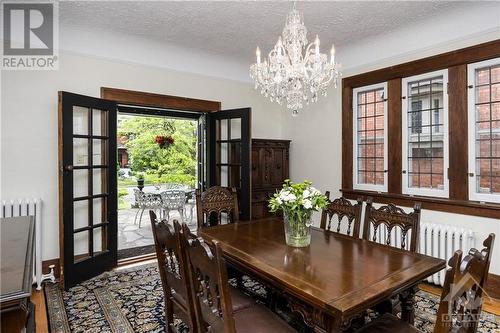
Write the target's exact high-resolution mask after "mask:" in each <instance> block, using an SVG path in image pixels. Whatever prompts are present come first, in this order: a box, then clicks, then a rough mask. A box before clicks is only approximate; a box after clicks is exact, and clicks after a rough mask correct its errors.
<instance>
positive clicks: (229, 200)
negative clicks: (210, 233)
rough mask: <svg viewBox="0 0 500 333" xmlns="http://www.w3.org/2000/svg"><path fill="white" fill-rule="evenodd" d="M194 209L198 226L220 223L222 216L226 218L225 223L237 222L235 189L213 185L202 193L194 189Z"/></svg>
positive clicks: (237, 211) (237, 212)
mask: <svg viewBox="0 0 500 333" xmlns="http://www.w3.org/2000/svg"><path fill="white" fill-rule="evenodd" d="M196 209H197V215H198V228H202V227H206V226H213V225H219V224H222V223H223V222H224V218H226V219H227V223H233V222H238V219H239V210H238V197H237V195H236V189H235V188H232V189H228V188H225V187H221V186H213V187H210V188H209V189H208V190H206V191H205V192H203V193H201V191H200V190H196ZM223 214H224V215H223Z"/></svg>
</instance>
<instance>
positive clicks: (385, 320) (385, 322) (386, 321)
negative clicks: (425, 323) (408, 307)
mask: <svg viewBox="0 0 500 333" xmlns="http://www.w3.org/2000/svg"><path fill="white" fill-rule="evenodd" d="M355 333H422V332H421V331H419V330H418V329H416V328H415V327H413V326H411V325H410V324H408V323H407V322H405V321H402V320H401V319H399V318H398V317H396V316H393V315H392V314H389V313H386V314H384V315H383V316H380V317H379V318H377V319H375V320H373V321H372V322H370V323H369V324H368V325H366V326H364V327H363V328H361V329H359V330H357V331H356V332H355Z"/></svg>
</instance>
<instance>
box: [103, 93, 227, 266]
mask: <svg viewBox="0 0 500 333" xmlns="http://www.w3.org/2000/svg"><path fill="white" fill-rule="evenodd" d="M101 98H105V99H109V100H113V101H115V102H116V104H117V105H118V111H125V112H127V113H134V111H133V109H132V107H133V106H139V107H146V108H148V107H149V108H162V109H163V110H160V111H158V112H157V113H156V112H155V111H154V110H152V109H148V112H150V113H151V114H157V115H161V116H169V115H170V116H175V114H167V111H166V110H165V109H168V110H178V111H179V112H184V113H185V114H184V116H186V118H194V116H193V113H199V114H200V115H202V114H204V113H210V112H217V111H220V109H221V102H219V101H209V100H202V99H195V98H187V97H179V96H171V95H163V94H155V93H149V92H144V91H137V90H127V89H118V88H110V87H101ZM120 104H121V105H120ZM120 108H122V110H120ZM136 111H139V110H136ZM179 112H178V113H179ZM137 113H143V112H137ZM172 113H174V112H172ZM197 118H199V117H197ZM150 259H156V254H155V253H154V252H153V253H151V254H146V255H141V256H138V257H132V258H125V259H120V260H118V266H124V265H128V264H132V263H136V262H139V261H146V260H150Z"/></svg>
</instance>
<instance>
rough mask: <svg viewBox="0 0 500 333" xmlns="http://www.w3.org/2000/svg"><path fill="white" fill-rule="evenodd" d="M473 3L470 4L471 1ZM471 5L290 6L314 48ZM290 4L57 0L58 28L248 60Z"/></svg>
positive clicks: (266, 42)
mask: <svg viewBox="0 0 500 333" xmlns="http://www.w3.org/2000/svg"><path fill="white" fill-rule="evenodd" d="M476 4H477V3H476ZM472 5H474V4H473V3H471V2H448V1H406V2H405V1H328V2H297V9H298V10H300V11H302V12H303V13H304V19H305V24H306V26H307V28H308V30H309V35H308V38H309V40H313V39H314V35H315V34H319V36H320V39H321V43H322V50H323V52H327V51H328V50H329V48H330V45H331V43H332V42H334V43H335V45H336V46H337V47H342V46H345V45H347V44H349V43H352V42H358V41H360V40H362V39H366V38H370V37H373V36H376V35H379V34H384V33H386V32H390V31H394V30H396V29H398V28H401V27H403V26H406V25H409V24H415V23H417V22H419V21H423V20H427V19H429V18H435V19H439V15H440V13H443V11H448V10H452V9H454V8H458V7H466V6H472ZM291 7H292V3H291V2H287V1H279V2H262V1H249V2H247V1H244V2H243V1H238V2H236V1H235V2H228V1H219V2H214V1H179V2H168V1H155V2H151V1H122V2H116V1H74V2H60V7H59V13H60V24H61V29H64V27H72V28H76V29H81V30H89V31H109V32H118V33H123V34H127V35H135V36H138V37H141V38H145V39H153V40H156V41H160V42H166V43H172V44H177V45H179V46H182V47H186V48H189V49H200V50H204V51H206V52H210V53H212V54H215V55H217V54H221V55H222V54H223V55H226V56H227V55H229V56H233V57H235V58H237V59H239V60H240V61H244V62H251V61H252V60H253V54H254V50H255V46H256V45H259V46H260V47H261V49H262V50H263V52H265V53H267V52H268V51H269V49H270V48H271V47H272V45H273V44H274V43H275V42H276V40H277V38H278V36H279V34H280V33H281V30H282V28H283V25H284V20H285V16H286V14H287V13H288V12H289V11H290V9H291Z"/></svg>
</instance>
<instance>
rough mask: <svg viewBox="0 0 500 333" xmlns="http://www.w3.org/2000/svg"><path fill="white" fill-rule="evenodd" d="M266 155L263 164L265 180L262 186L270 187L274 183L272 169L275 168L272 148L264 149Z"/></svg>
mask: <svg viewBox="0 0 500 333" xmlns="http://www.w3.org/2000/svg"><path fill="white" fill-rule="evenodd" d="M263 153H264V158H263V159H264V163H263V170H262V173H263V177H262V178H263V179H262V185H263V187H270V186H272V185H273V182H272V176H271V175H272V173H273V172H272V169H273V168H274V153H273V149H272V148H268V147H266V148H264V149H263Z"/></svg>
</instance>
